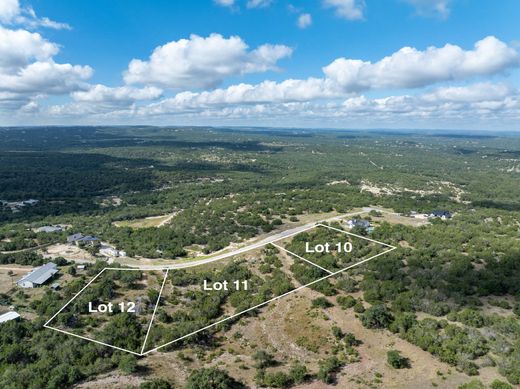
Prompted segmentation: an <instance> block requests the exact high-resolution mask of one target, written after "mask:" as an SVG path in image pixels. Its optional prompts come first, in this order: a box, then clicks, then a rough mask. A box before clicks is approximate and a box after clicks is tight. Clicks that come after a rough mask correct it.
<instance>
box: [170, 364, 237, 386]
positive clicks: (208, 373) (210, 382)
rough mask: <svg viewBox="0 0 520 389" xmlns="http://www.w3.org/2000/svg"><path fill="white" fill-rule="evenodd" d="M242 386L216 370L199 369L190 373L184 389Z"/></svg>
mask: <svg viewBox="0 0 520 389" xmlns="http://www.w3.org/2000/svg"><path fill="white" fill-rule="evenodd" d="M242 388H245V387H244V385H243V384H241V383H240V382H238V381H236V380H235V379H234V378H232V377H230V376H229V375H228V373H227V372H226V371H224V370H220V369H217V368H213V367H212V368H209V369H199V370H195V371H194V372H192V373H191V375H190V376H189V378H188V381H187V382H186V387H185V389H242ZM161 389H162V388H161Z"/></svg>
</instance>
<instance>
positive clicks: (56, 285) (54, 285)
mask: <svg viewBox="0 0 520 389" xmlns="http://www.w3.org/2000/svg"><path fill="white" fill-rule="evenodd" d="M51 288H52V289H53V290H60V289H61V286H60V283H59V282H55V283H54V284H52V285H51Z"/></svg>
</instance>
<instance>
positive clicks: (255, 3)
mask: <svg viewBox="0 0 520 389" xmlns="http://www.w3.org/2000/svg"><path fill="white" fill-rule="evenodd" d="M271 3H272V0H248V2H247V4H246V6H247V8H263V7H268V6H270V5H271Z"/></svg>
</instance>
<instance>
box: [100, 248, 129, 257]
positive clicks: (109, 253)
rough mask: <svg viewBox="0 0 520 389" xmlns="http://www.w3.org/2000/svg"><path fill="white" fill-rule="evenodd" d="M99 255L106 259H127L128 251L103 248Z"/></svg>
mask: <svg viewBox="0 0 520 389" xmlns="http://www.w3.org/2000/svg"><path fill="white" fill-rule="evenodd" d="M99 253H100V254H101V255H104V256H105V257H126V251H122V250H118V249H116V248H114V247H111V246H103V247H101V249H99Z"/></svg>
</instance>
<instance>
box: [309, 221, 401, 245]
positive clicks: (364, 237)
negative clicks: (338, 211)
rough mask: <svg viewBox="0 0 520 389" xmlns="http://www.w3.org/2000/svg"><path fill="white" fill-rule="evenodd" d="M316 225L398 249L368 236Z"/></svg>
mask: <svg viewBox="0 0 520 389" xmlns="http://www.w3.org/2000/svg"><path fill="white" fill-rule="evenodd" d="M316 225H317V226H321V227H325V228H329V229H331V230H334V231H338V232H343V233H344V234H347V235H352V236H355V237H356V238H361V239H365V240H368V241H370V242H373V243H379V244H382V245H383V246H386V247H390V248H393V249H395V248H397V247H395V246H392V245H391V244H387V243H383V242H380V241H378V240H374V239H370V238H367V237H366V236H363V235H358V234H354V233H352V232H348V231H344V230H340V229H339V228H335V227H331V226H327V225H325V224H322V223H317V224H316Z"/></svg>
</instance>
